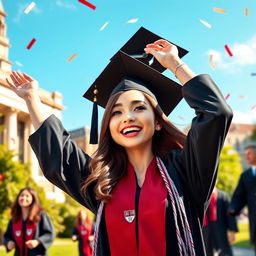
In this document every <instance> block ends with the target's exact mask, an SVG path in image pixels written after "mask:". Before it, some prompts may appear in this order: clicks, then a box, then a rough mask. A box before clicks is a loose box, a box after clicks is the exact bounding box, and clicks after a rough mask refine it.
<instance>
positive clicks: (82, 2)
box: [78, 0, 96, 10]
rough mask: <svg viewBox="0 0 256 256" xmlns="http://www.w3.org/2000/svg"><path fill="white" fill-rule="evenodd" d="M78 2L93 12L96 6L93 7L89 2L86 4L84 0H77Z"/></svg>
mask: <svg viewBox="0 0 256 256" xmlns="http://www.w3.org/2000/svg"><path fill="white" fill-rule="evenodd" d="M78 2H80V3H81V4H84V5H86V6H88V7H89V8H91V9H93V10H95V9H96V6H95V5H93V4H91V3H89V2H87V1H85V0H78Z"/></svg>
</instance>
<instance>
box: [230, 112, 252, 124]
mask: <svg viewBox="0 0 256 256" xmlns="http://www.w3.org/2000/svg"><path fill="white" fill-rule="evenodd" d="M233 113H234V117H233V120H232V122H233V123H240V124H255V123H256V110H250V111H247V112H241V111H234V112H233Z"/></svg>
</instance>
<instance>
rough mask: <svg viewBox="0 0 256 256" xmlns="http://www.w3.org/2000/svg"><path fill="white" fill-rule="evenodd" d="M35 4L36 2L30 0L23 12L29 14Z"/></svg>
mask: <svg viewBox="0 0 256 256" xmlns="http://www.w3.org/2000/svg"><path fill="white" fill-rule="evenodd" d="M35 6H36V3H35V2H32V3H31V4H30V5H29V6H28V7H27V8H26V9H25V10H24V13H25V14H29V13H30V11H31V10H32V9H33V8H34V7H35Z"/></svg>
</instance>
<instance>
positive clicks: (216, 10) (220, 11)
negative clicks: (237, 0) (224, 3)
mask: <svg viewBox="0 0 256 256" xmlns="http://www.w3.org/2000/svg"><path fill="white" fill-rule="evenodd" d="M213 10H214V11H215V12H219V13H227V12H226V10H224V9H221V8H216V7H215V8H213Z"/></svg>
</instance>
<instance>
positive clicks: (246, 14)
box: [244, 8, 249, 16]
mask: <svg viewBox="0 0 256 256" xmlns="http://www.w3.org/2000/svg"><path fill="white" fill-rule="evenodd" d="M244 14H245V16H248V15H249V9H248V8H245V11H244Z"/></svg>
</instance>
